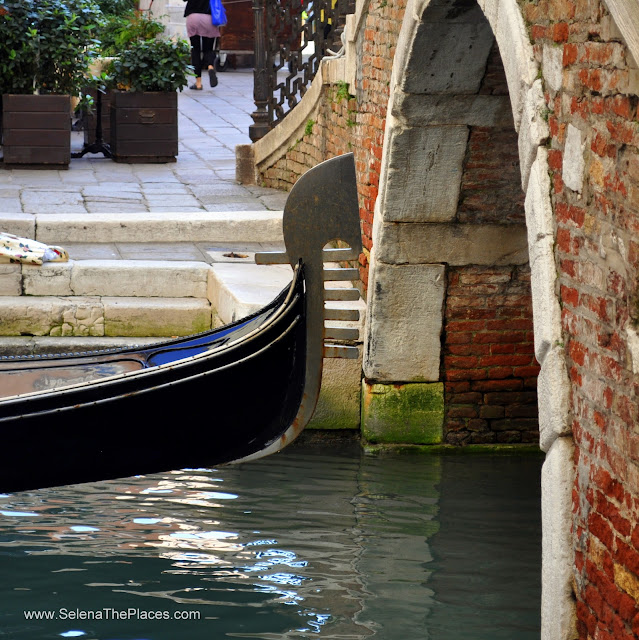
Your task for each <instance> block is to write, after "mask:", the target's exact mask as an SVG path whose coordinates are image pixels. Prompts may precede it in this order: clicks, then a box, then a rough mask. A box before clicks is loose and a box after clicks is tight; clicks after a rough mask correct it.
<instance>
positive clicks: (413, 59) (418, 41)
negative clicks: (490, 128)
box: [402, 5, 493, 94]
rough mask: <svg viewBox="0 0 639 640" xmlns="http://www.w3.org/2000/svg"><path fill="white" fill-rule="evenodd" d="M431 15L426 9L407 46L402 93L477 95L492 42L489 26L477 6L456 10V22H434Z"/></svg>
mask: <svg viewBox="0 0 639 640" xmlns="http://www.w3.org/2000/svg"><path fill="white" fill-rule="evenodd" d="M433 6H435V5H433ZM454 10H455V9H453V10H452V11H454ZM434 11H435V12H436V11H438V8H435V10H434ZM452 11H451V13H452ZM432 13H434V12H433V11H432V10H431V9H430V5H429V6H427V7H426V10H425V11H424V15H423V17H422V22H421V23H420V24H419V26H418V27H417V31H416V34H415V38H414V40H413V41H412V43H411V44H410V53H409V54H408V64H407V67H406V72H405V74H404V79H403V83H402V89H403V90H404V91H406V93H430V94H440V93H450V94H458V93H462V94H473V93H477V92H478V91H479V86H480V84H481V79H482V78H483V77H484V71H485V69H486V60H487V59H488V54H489V53H490V49H491V47H492V43H493V34H492V31H491V29H490V25H489V24H488V22H487V21H486V19H485V18H484V16H483V14H482V12H481V10H480V9H479V7H475V8H474V9H473V8H471V9H470V11H466V12H461V11H460V12H459V14H458V15H459V16H460V20H459V21H455V20H454V19H450V20H441V17H442V16H440V20H438V19H437V16H435V15H431V14H432ZM464 19H466V20H468V22H462V21H461V20H464Z"/></svg>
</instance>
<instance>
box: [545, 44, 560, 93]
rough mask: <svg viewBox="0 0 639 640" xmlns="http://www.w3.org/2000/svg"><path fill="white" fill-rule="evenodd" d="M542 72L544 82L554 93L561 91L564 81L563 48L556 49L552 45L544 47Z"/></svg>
mask: <svg viewBox="0 0 639 640" xmlns="http://www.w3.org/2000/svg"><path fill="white" fill-rule="evenodd" d="M542 55H543V58H542V63H541V67H542V71H543V74H544V80H545V81H546V82H547V83H548V86H549V87H550V88H551V89H552V90H553V91H559V90H560V89H561V85H562V79H563V71H564V65H563V56H564V50H563V47H556V46H552V45H550V44H544V45H543V54H542Z"/></svg>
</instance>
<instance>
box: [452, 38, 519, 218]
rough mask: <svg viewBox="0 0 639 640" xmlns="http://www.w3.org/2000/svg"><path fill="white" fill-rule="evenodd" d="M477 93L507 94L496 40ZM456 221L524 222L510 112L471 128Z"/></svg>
mask: <svg viewBox="0 0 639 640" xmlns="http://www.w3.org/2000/svg"><path fill="white" fill-rule="evenodd" d="M479 94H480V95H493V96H507V95H508V85H507V84H506V74H505V72H504V65H503V62H502V59H501V56H500V54H499V48H498V47H497V43H494V44H493V47H492V50H491V53H490V56H489V58H488V64H487V65H486V72H485V75H484V78H483V79H482V83H481V88H480V90H479ZM457 220H458V221H459V222H468V223H476V224H477V223H481V222H487V223H491V222H496V223H499V224H504V223H505V224H510V223H515V224H525V222H526V220H525V213H524V192H523V190H522V188H521V173H520V170H519V152H518V148H517V132H516V131H515V125H514V123H513V119H512V116H511V115H510V114H508V118H507V119H504V121H503V122H502V124H501V125H500V126H498V127H470V132H469V138H468V147H467V149H466V158H465V161H464V173H463V176H462V183H461V195H460V201H459V209H458V211H457Z"/></svg>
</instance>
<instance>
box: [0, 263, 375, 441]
mask: <svg viewBox="0 0 639 640" xmlns="http://www.w3.org/2000/svg"><path fill="white" fill-rule="evenodd" d="M248 259H249V258H248V257H247V258H242V260H248ZM149 262H151V264H148V263H149ZM105 263H106V264H105ZM131 263H133V264H131ZM64 267H65V263H58V264H56V263H45V265H43V267H27V266H25V265H1V266H0V273H1V272H2V270H3V269H7V270H10V271H12V272H13V273H14V275H15V274H16V273H17V272H19V273H20V274H21V273H22V271H23V270H24V271H25V272H28V273H29V275H28V276H27V277H26V281H27V289H28V290H29V291H38V292H39V293H45V292H46V290H47V289H46V283H47V282H50V283H55V282H57V284H56V286H58V287H61V288H64V290H65V291H67V290H68V288H71V290H72V291H74V292H76V293H77V291H78V289H74V287H82V288H83V289H82V290H89V291H94V290H95V291H97V290H98V283H100V287H104V290H105V291H110V292H111V293H112V295H64V296H62V295H16V296H14V295H4V296H0V318H2V322H0V334H2V337H0V353H2V354H5V355H17V354H39V353H40V354H41V353H60V352H64V353H67V352H70V351H86V350H95V349H105V348H113V347H117V346H125V345H126V346H129V345H132V344H146V343H149V342H155V341H157V340H158V339H162V337H163V336H167V337H168V336H177V335H188V334H191V333H197V332H199V331H204V330H206V329H208V328H209V327H211V326H215V325H217V324H219V323H220V322H222V323H228V322H231V321H232V320H234V319H239V318H241V317H243V316H245V315H248V314H249V313H252V312H253V311H256V310H258V309H259V308H261V307H262V306H264V305H265V304H267V303H269V302H270V301H271V300H272V299H273V298H274V297H275V296H276V295H277V293H279V291H281V289H283V288H284V287H285V286H286V285H287V284H288V283H289V282H290V279H291V268H290V267H289V266H287V265H275V266H265V265H255V264H249V263H240V264H237V263H226V262H220V263H213V264H212V265H208V264H207V263H205V262H199V263H198V262H195V263H188V262H166V261H164V262H153V261H145V260H137V261H136V260H132V261H127V260H111V261H109V260H86V261H75V262H74V263H69V264H68V265H66V269H65V268H64ZM69 271H70V273H68V272H69ZM150 273H152V276H153V277H150V276H149V274H150ZM47 274H48V275H47ZM125 275H126V278H127V282H128V284H126V286H125V283H124V278H125ZM107 276H108V277H107ZM20 277H21V278H22V275H21V276H20ZM47 278H49V280H47ZM56 279H57V280H56ZM1 280H2V278H0V282H1ZM158 280H160V281H166V282H157V281H158ZM204 282H206V287H205V286H204ZM340 285H341V286H350V283H347V282H345V283H334V285H333V286H340ZM143 286H148V287H149V288H150V289H149V290H151V291H155V292H156V293H159V292H162V291H164V292H171V293H176V294H187V293H190V294H197V295H198V296H199V295H200V294H202V293H203V292H204V291H205V292H206V294H205V296H202V297H188V296H185V295H182V296H180V297H178V296H176V297H161V296H156V297H148V296H143V295H135V296H130V295H129V296H122V295H117V294H121V293H126V292H131V291H136V292H137V293H138V294H142V293H144V290H143V288H142V287H143ZM38 287H39V288H38ZM51 290H52V289H49V291H51ZM327 305H330V306H331V307H334V308H352V307H353V306H355V307H356V308H358V309H359V310H360V320H359V321H358V322H342V323H339V324H340V326H350V327H357V328H359V335H360V341H361V336H362V335H363V329H362V326H363V321H364V320H363V319H364V308H365V304H364V302H363V301H362V300H360V301H358V302H357V303H353V302H349V303H342V302H332V303H327ZM218 315H219V317H218ZM330 324H335V323H330ZM360 351H361V350H360ZM361 368H362V363H361V353H360V357H359V358H358V359H354V360H342V359H334V358H325V359H324V374H323V382H322V391H321V394H320V399H319V401H318V406H317V409H316V412H315V416H314V418H313V420H312V421H311V424H310V425H309V428H318V429H357V428H359V422H360V418H359V416H360V390H361Z"/></svg>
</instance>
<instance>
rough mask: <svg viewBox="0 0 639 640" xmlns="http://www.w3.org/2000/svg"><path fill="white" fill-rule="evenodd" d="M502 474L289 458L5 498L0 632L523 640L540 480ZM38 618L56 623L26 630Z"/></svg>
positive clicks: (535, 625)
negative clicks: (47, 614)
mask: <svg viewBox="0 0 639 640" xmlns="http://www.w3.org/2000/svg"><path fill="white" fill-rule="evenodd" d="M449 460H454V461H455V462H453V463H451V462H449ZM473 460H474V461H475V462H473ZM503 460H504V458H490V459H489V462H486V461H482V459H480V458H474V457H472V456H464V457H463V458H459V459H457V458H451V459H446V458H438V457H436V456H424V457H420V456H403V457H398V456H384V457H380V458H376V457H371V456H365V455H361V454H360V453H359V451H348V450H347V451H342V452H337V453H335V452H326V451H321V452H318V451H316V450H306V449H304V448H297V449H294V450H290V451H286V452H284V453H283V454H279V455H277V456H272V457H271V458H267V459H265V460H262V461H257V462H254V463H250V464H244V465H241V466H235V467H226V468H219V469H187V470H182V471H174V472H170V473H164V474H156V475H150V476H137V477H134V478H127V479H122V480H114V481H108V482H100V483H91V484H84V485H75V486H69V487H60V488H55V489H47V490H42V491H32V492H25V493H19V494H14V495H3V496H0V515H1V516H2V517H1V518H0V563H1V566H2V575H3V584H2V587H1V589H2V596H3V607H2V610H1V611H0V629H3V630H4V632H5V633H9V637H12V638H17V639H20V640H21V639H22V638H24V639H28V640H37V639H38V638H56V637H57V638H60V637H65V638H66V637H69V638H70V637H84V638H87V639H94V638H99V639H100V640H105V639H107V638H121V639H122V640H134V639H135V638H147V639H148V640H164V639H166V640H169V639H171V640H173V639H174V638H176V637H188V638H189V640H199V639H200V638H202V639H204V638H206V639H207V640H210V638H219V637H227V636H228V637H235V638H261V639H265V640H269V639H272V638H277V639H278V640H279V639H281V638H311V637H317V636H322V637H326V638H349V639H353V640H360V639H364V638H370V637H374V636H377V637H379V638H380V639H384V640H394V639H397V640H400V639H401V640H404V639H405V638H416V637H419V638H435V639H440V640H448V639H449V638H450V639H451V640H452V639H453V638H455V639H456V638H459V637H464V638H465V640H474V639H477V640H485V639H488V638H491V639H492V638H501V637H504V638H506V637H508V638H514V637H517V638H518V640H528V639H530V640H532V638H533V637H534V634H535V633H536V634H537V636H538V633H539V622H538V614H537V611H538V609H539V606H538V601H539V585H538V579H537V575H538V573H539V557H538V556H539V548H538V547H539V513H538V506H539V495H538V476H539V466H540V465H539V461H538V460H537V459H535V458H519V459H517V460H516V461H511V462H510V463H508V462H506V463H504V462H503ZM473 467H474V468H475V470H474V471H473ZM515 521H516V522H517V523H518V526H516V527H515V526H514V525H513V522H515ZM505 549H507V550H508V552H507V553H505V551H504V550H505ZM518 584H519V585H521V588H520V589H519V590H518V588H517V585H518ZM523 593H526V594H527V597H526V598H522V597H521V596H522V594H523ZM36 606H37V607H38V609H37V610H38V611H51V612H53V613H54V615H55V617H56V619H54V620H49V621H45V620H35V619H31V620H25V616H24V611H25V610H27V611H28V610H34V607H36ZM61 612H65V613H64V615H65V617H64V619H62V618H61ZM100 612H101V613H102V615H101V616H100V615H98V614H99V613H100ZM152 612H159V614H161V616H163V617H166V616H168V619H164V618H162V619H153V618H151V617H150V615H151V613H152ZM487 612H488V613H487ZM120 614H121V615H120ZM129 614H130V615H129ZM177 615H182V616H183V619H176V616H177ZM188 616H197V617H199V619H193V617H191V618H190V619H187V618H188ZM469 619H474V620H476V621H477V624H475V625H473V628H472V629H469V628H468V627H467V625H466V623H465V622H464V621H466V622H467V621H468V620H469ZM491 619H492V627H491V626H490V625H491ZM497 621H499V622H497ZM495 625H497V627H496V626H495ZM7 630H8V631H7ZM478 630H479V631H478ZM460 631H463V635H459V633H460ZM502 633H507V634H510V635H500V634H502ZM0 636H1V634H0Z"/></svg>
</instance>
